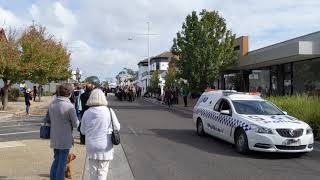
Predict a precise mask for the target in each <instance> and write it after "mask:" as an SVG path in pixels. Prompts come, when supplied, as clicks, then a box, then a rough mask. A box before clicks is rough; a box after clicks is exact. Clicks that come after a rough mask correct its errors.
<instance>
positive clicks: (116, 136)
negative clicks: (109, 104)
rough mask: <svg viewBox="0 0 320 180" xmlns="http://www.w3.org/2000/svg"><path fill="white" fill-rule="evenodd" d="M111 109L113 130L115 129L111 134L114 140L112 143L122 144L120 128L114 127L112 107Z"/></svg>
mask: <svg viewBox="0 0 320 180" xmlns="http://www.w3.org/2000/svg"><path fill="white" fill-rule="evenodd" d="M109 111H110V118H111V124H112V130H113V131H112V134H111V141H112V144H114V145H118V144H120V133H119V131H118V130H115V129H114V126H113V119H112V113H111V109H110V108H109Z"/></svg>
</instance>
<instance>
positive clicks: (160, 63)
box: [137, 52, 173, 94]
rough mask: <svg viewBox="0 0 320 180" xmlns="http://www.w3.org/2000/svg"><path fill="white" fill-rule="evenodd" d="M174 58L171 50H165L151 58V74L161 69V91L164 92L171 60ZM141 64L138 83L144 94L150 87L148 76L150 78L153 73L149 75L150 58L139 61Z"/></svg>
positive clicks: (139, 64)
mask: <svg viewBox="0 0 320 180" xmlns="http://www.w3.org/2000/svg"><path fill="white" fill-rule="evenodd" d="M172 58H173V55H172V53H171V52H163V53H161V54H159V55H157V56H154V57H152V58H150V74H152V73H153V72H154V71H156V70H159V73H160V75H159V80H160V83H159V86H160V88H161V93H162V94H163V88H164V84H165V79H164V78H165V76H166V74H167V71H168V68H169V62H170V61H171V59H172ZM138 66H139V75H138V83H137V85H138V86H139V87H141V88H142V94H144V93H145V92H146V90H147V87H148V82H147V79H148V76H150V77H149V79H150V78H151V75H148V59H144V60H142V61H140V62H139V63H138Z"/></svg>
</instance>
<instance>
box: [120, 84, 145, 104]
mask: <svg viewBox="0 0 320 180" xmlns="http://www.w3.org/2000/svg"><path fill="white" fill-rule="evenodd" d="M115 95H116V97H117V98H118V99H119V100H120V101H126V100H128V101H129V102H133V101H135V99H136V98H137V97H140V96H141V88H140V87H137V86H122V87H120V86H118V87H117V88H116V93H115Z"/></svg>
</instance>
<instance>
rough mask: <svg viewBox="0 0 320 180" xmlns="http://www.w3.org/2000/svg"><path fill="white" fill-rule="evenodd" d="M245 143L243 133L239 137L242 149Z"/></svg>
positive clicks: (239, 145)
mask: <svg viewBox="0 0 320 180" xmlns="http://www.w3.org/2000/svg"><path fill="white" fill-rule="evenodd" d="M244 144H245V140H244V136H243V134H241V135H240V136H239V137H238V147H239V148H240V149H242V148H243V146H244Z"/></svg>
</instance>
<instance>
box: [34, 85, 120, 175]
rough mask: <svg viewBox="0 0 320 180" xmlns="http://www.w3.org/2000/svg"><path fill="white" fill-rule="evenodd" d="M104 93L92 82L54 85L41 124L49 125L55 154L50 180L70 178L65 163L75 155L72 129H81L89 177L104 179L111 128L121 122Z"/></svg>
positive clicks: (108, 160) (104, 90) (110, 156)
mask: <svg viewBox="0 0 320 180" xmlns="http://www.w3.org/2000/svg"><path fill="white" fill-rule="evenodd" d="M106 93H107V89H105V88H97V87H95V86H94V85H92V84H85V85H84V86H81V85H79V84H75V85H72V84H63V85H60V86H58V87H57V90H56V93H55V96H54V98H53V101H52V102H51V104H50V105H49V108H48V112H47V115H46V117H45V118H44V125H43V126H49V127H50V133H49V134H50V137H48V138H50V147H51V148H52V149H53V153H54V159H53V162H52V165H51V170H50V180H63V179H65V178H71V175H72V174H71V172H70V168H69V165H67V163H70V161H71V160H72V159H75V158H76V155H74V154H73V153H71V148H72V146H73V145H74V138H73V132H74V130H75V129H77V130H78V131H79V132H80V143H81V144H83V145H85V146H86V156H87V158H88V167H89V172H88V173H89V176H90V180H106V179H107V174H108V167H109V163H110V161H111V160H112V159H113V153H114V151H113V144H115V143H113V141H112V137H113V135H114V131H119V130H120V123H119V121H118V118H117V116H116V114H115V112H114V111H113V110H112V109H111V108H108V101H107V98H106ZM40 133H41V132H40ZM70 159H71V160H70ZM67 166H68V168H66V167H67Z"/></svg>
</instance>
